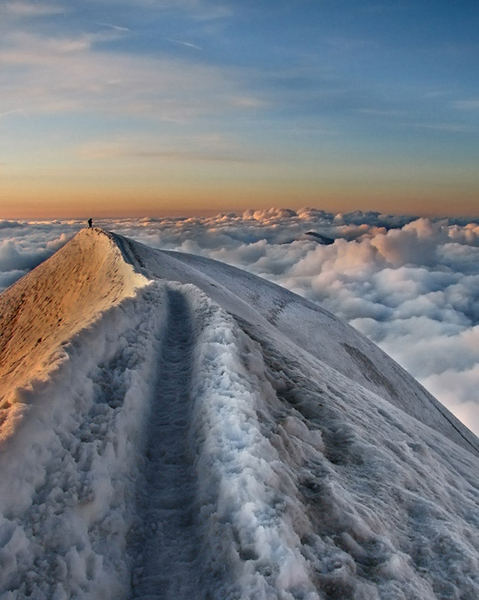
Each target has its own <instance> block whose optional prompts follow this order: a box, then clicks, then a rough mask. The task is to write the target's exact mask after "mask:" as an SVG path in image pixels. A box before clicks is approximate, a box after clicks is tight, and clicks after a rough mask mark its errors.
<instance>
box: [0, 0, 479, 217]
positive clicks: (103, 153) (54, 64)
mask: <svg viewBox="0 0 479 600" xmlns="http://www.w3.org/2000/svg"><path fill="white" fill-rule="evenodd" d="M478 26H479V5H477V3H473V2H461V3H452V2H446V1H445V0H444V1H443V0H435V1H434V2H430V1H428V2H426V1H425V0H417V1H414V2H413V1H412V0H403V1H399V0H381V2H379V1H378V0H371V1H369V0H366V1H364V2H357V1H353V0H334V1H333V0H297V1H295V2H292V1H285V0H275V1H274V2H273V1H269V0H266V1H260V2H251V1H249V0H242V1H241V2H239V1H238V0H219V1H216V0H174V1H173V0H137V1H135V2H130V1H127V0H84V1H83V2H71V1H67V0H36V1H34V0H1V2H0V64H1V69H0V86H1V89H2V94H1V96H0V140H1V143H0V218H62V217H85V216H111V217H120V216H131V217H133V216H136V217H140V216H154V215H168V214H170V215H173V214H196V215H198V214H207V213H216V212H219V211H227V210H233V211H234V210H245V209H247V208H255V209H262V208H266V207H269V206H290V207H292V208H293V209H296V208H299V207H300V206H305V205H309V206H313V207H317V208H322V209H325V210H332V211H335V212H339V211H348V210H354V209H362V210H380V211H383V212H390V213H401V212H402V213H404V212H408V213H414V214H418V215H426V216H427V215H429V216H432V215H447V214H449V215H477V214H478V213H479V203H478V189H479V185H478V184H479V169H477V164H478V161H479V142H478V139H479V137H478V133H479V77H478V75H477V56H478V53H479V40H478V37H477V30H478Z"/></svg>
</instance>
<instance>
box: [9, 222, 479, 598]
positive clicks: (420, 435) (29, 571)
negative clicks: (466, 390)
mask: <svg viewBox="0 0 479 600" xmlns="http://www.w3.org/2000/svg"><path fill="white" fill-rule="evenodd" d="M147 282H149V285H146V286H145V285H144V284H145V283H147ZM76 285H79V289H77V290H73V289H72V288H75V286H76ZM27 303H28V304H27ZM0 304H1V306H2V307H3V309H4V311H5V310H7V309H8V310H10V309H11V307H17V313H16V314H18V315H19V317H18V321H17V324H15V323H12V326H11V329H9V330H7V329H6V328H5V329H4V335H3V341H2V344H3V345H2V349H3V350H2V354H0V358H1V361H2V362H1V365H2V368H4V374H3V379H1V380H0V382H1V386H2V387H1V392H0V393H1V396H2V397H3V402H4V404H3V407H4V408H3V417H4V428H6V426H7V424H8V428H6V429H4V435H3V438H2V441H1V445H0V563H1V565H2V568H1V571H0V599H1V600H23V599H26V598H33V599H35V600H47V599H48V600H50V599H51V600H67V599H70V598H75V599H85V600H87V599H88V600H96V599H98V600H108V599H111V600H121V599H125V600H133V599H135V600H173V599H174V600H191V599H192V598H194V599H195V600H270V599H271V600H273V599H280V600H449V599H454V600H472V599H474V598H478V597H479V482H478V479H477V472H478V467H479V458H478V456H477V450H476V449H477V448H478V441H477V439H476V438H475V437H474V436H473V435H472V434H471V433H470V432H468V430H467V429H466V428H465V427H463V426H462V425H461V424H457V423H456V422H455V421H454V420H453V419H451V415H450V414H449V413H448V412H447V411H446V410H445V409H444V408H443V407H441V406H440V405H439V404H438V403H436V401H435V400H434V399H433V398H432V397H431V396H429V395H428V394H427V392H425V391H424V390H423V389H422V388H421V387H420V386H418V384H416V383H415V382H414V380H412V379H411V378H409V377H408V376H407V375H406V374H405V373H404V371H402V370H401V369H400V368H399V367H398V366H397V365H395V363H394V362H393V361H391V359H389V358H388V357H386V356H385V355H384V354H382V353H381V352H380V351H379V350H378V349H376V348H375V347H374V346H373V345H372V344H371V343H369V342H367V341H366V340H365V339H364V338H362V336H361V335H360V334H358V333H357V332H354V331H353V330H351V329H350V328H349V327H347V326H346V325H344V324H343V323H342V322H340V321H338V320H337V319H335V318H334V317H333V316H332V315H330V314H329V313H327V312H326V311H323V310H321V309H318V308H317V307H315V306H314V305H311V304H310V303H308V302H307V301H305V300H303V299H301V298H298V297H296V296H294V295H293V294H291V293H289V292H287V291H286V290H283V289H280V288H277V287H276V286H274V285H272V284H269V283H267V282H264V281H262V280H259V279H258V278H256V277H254V276H252V275H248V274H245V273H243V272H241V271H238V270H236V269H233V268H231V267H227V266H226V265H221V264H219V263H215V262H213V261H209V260H207V259H200V258H197V257H193V256H191V255H177V254H175V253H167V252H161V251H153V250H151V249H148V248H147V247H145V246H142V245H140V244H136V243H134V242H132V241H131V240H127V239H126V238H120V237H119V236H113V235H111V234H108V235H106V234H105V233H103V232H101V231H100V230H93V231H88V230H85V231H82V232H81V233H80V234H79V235H78V236H77V237H76V238H74V240H73V241H71V242H70V243H69V244H67V245H66V246H65V247H64V248H63V249H62V250H61V251H60V252H58V253H57V254H56V255H54V257H53V258H52V259H50V260H49V261H47V262H46V263H43V264H42V265H41V266H40V267H39V268H37V269H36V270H34V271H33V272H32V273H31V274H29V275H28V276H27V277H25V278H24V279H23V280H21V281H20V282H18V283H17V284H16V285H15V286H13V287H12V288H11V289H9V290H7V292H5V293H4V294H3V295H1V296H0ZM12 314H13V313H12ZM59 318H61V319H62V320H61V321H60V324H58V319H59ZM9 322H10V321H7V325H8V323H9ZM28 323H29V324H30V325H29V326H28ZM30 329H31V330H33V331H34V333H33V332H31V331H30ZM38 331H40V334H39V333H38ZM5 332H7V333H5ZM39 335H41V337H42V342H41V343H39V344H38V345H37V344H36V341H37V340H36V338H37V336H39ZM23 338H25V339H23ZM43 340H46V343H45V345H44V348H43V349H42V351H41V352H40V351H39V350H38V346H41V345H42V343H43ZM21 344H23V346H22V348H21V351H20V350H19V349H18V352H16V350H17V348H18V347H19V346H20V345H21ZM4 361H5V362H4ZM4 365H7V366H6V367H4ZM14 402H15V403H14ZM12 415H13V416H12Z"/></svg>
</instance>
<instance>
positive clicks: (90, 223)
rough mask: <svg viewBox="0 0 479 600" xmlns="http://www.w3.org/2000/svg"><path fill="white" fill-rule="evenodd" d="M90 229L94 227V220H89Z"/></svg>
mask: <svg viewBox="0 0 479 600" xmlns="http://www.w3.org/2000/svg"><path fill="white" fill-rule="evenodd" d="M88 227H93V221H92V219H88Z"/></svg>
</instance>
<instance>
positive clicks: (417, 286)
mask: <svg viewBox="0 0 479 600" xmlns="http://www.w3.org/2000/svg"><path fill="white" fill-rule="evenodd" d="M95 225H98V226H100V227H103V228H105V229H111V230H113V231H116V232H118V233H121V234H123V235H126V236H129V237H131V238H133V239H136V240H138V241H140V242H143V243H145V244H147V245H150V246H153V247H157V248H164V249H171V250H178V251H182V252H190V253H194V254H200V255H203V256H208V257H211V258H214V259H217V260H221V261H224V262H227V263H230V264H233V265H236V266H239V267H241V268H243V269H245V270H248V271H250V272H252V273H255V274H257V275H260V276H262V277H265V278H267V279H269V280H271V281H273V282H275V283H277V284H279V285H282V286H284V287H286V288H288V289H290V290H292V291H294V292H296V293H298V294H300V295H302V296H304V297H306V298H308V299H310V300H313V301H315V302H319V303H320V304H321V305H322V306H324V307H325V308H327V309H328V310H330V311H331V312H333V313H334V314H336V315H338V316H339V317H341V318H342V319H344V320H346V321H348V322H349V323H350V324H352V325H353V326H354V327H356V328H357V329H358V330H360V331H361V332H363V333H364V334H365V335H367V336H368V337H369V338H370V339H372V340H373V341H374V342H376V343H378V344H379V345H380V346H381V348H383V349H384V350H385V351H386V352H387V353H388V354H390V355H391V356H392V357H393V358H394V359H396V360H397V361H398V362H399V363H400V364H401V365H402V366H403V367H405V368H406V369H407V370H408V371H409V372H410V373H412V374H413V375H414V376H415V377H416V378H417V379H418V380H419V381H420V382H421V383H422V384H423V385H424V386H425V387H426V388H427V389H429V390H430V391H431V392H432V393H433V394H434V395H435V396H436V397H437V398H438V399H439V400H440V401H441V402H443V403H444V404H445V405H446V406H447V407H448V408H449V409H450V410H452V411H453V412H454V413H455V414H456V415H457V416H458V417H459V418H460V419H461V420H462V421H463V422H465V423H466V425H468V427H470V428H471V429H472V430H473V431H474V432H475V433H476V434H477V433H479V305H478V303H477V298H478V295H479V222H478V221H472V220H469V219H466V218H459V219H442V220H429V219H424V218H420V219H418V218H415V217H413V216H404V215H403V216H390V215H381V214H379V213H362V212H355V213H349V214H344V215H342V214H337V215H334V214H331V213H325V212H323V211H320V210H316V209H302V210H298V211H292V210H287V209H271V210H261V211H252V210H251V211H246V212H245V213H244V214H242V215H234V214H227V215H217V216H215V217H192V218H181V219H175V218H158V219H152V218H145V219H136V220H103V221H98V222H95ZM83 226H84V223H82V222H80V221H54V222H52V221H42V222H32V221H29V222H27V221H15V222H13V221H0V290H1V289H5V288H6V287H7V286H8V285H11V284H12V283H13V282H14V281H15V280H17V279H18V278H19V277H21V276H22V275H23V274H25V273H27V272H28V271H29V270H31V269H32V268H34V267H35V266H36V265H37V264H39V263H40V262H41V261H43V260H45V259H46V258H48V257H49V256H50V255H51V254H53V253H54V252H55V251H56V250H57V249H58V248H60V247H61V246H62V245H63V244H64V243H65V242H66V241H67V240H68V239H70V238H71V237H72V236H73V235H74V234H75V233H76V232H77V231H78V230H79V229H80V228H81V227H83ZM320 236H322V237H320ZM318 240H319V241H318ZM328 241H330V242H333V241H334V243H320V242H328Z"/></svg>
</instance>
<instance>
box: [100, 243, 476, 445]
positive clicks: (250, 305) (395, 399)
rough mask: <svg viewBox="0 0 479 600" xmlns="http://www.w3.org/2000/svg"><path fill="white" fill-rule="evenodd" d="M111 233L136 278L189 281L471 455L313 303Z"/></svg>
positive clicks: (434, 407)
mask: <svg viewBox="0 0 479 600" xmlns="http://www.w3.org/2000/svg"><path fill="white" fill-rule="evenodd" d="M111 235H112V237H113V239H114V240H115V241H116V242H117V243H118V246H119V247H120V248H121V250H122V252H123V255H124V257H125V260H127V261H128V262H129V263H131V264H132V265H133V266H134V267H135V269H136V270H137V271H139V272H140V273H143V274H145V275H146V276H148V277H154V278H158V277H159V278H162V279H167V280H174V281H180V282H182V283H193V284H194V285H196V286H197V287H199V288H200V289H202V290H203V291H204V292H205V293H206V294H207V295H208V296H209V297H211V298H212V299H214V300H215V301H216V302H217V303H218V304H219V305H220V306H222V307H223V308H225V309H226V310H227V311H228V312H229V313H231V314H233V315H235V316H236V317H238V318H239V319H241V320H242V321H243V322H245V323H247V328H248V330H249V332H250V333H253V330H254V331H256V330H257V331H258V332H259V336H260V337H261V336H263V335H264V334H265V333H266V332H268V334H269V335H272V336H277V335H278V334H279V335H280V337H281V338H284V337H286V338H287V339H288V341H289V342H293V343H294V344H295V345H296V346H297V348H296V350H295V351H294V352H299V353H302V352H303V351H306V352H307V353H309V354H312V355H313V356H314V357H315V358H318V359H319V360H320V361H321V362H322V363H325V364H326V365H329V366H330V367H332V368H333V369H334V370H336V371H339V372H340V373H342V374H343V375H345V376H346V377H348V378H351V379H352V380H353V381H355V382H356V383H359V384H360V385H362V386H364V387H366V388H367V389H370V390H371V391H374V392H375V393H376V394H378V395H380V396H381V397H382V398H385V399H386V400H388V401H389V402H391V403H393V404H394V405H395V406H398V407H399V408H401V409H402V410H404V411H406V412H407V413H408V414H410V415H411V416H413V417H415V418H416V419H419V420H420V421H422V422H423V423H424V424H426V425H428V426H429V427H433V428H435V429H436V430H437V431H440V432H441V433H442V434H444V435H446V436H447V437H449V438H450V439H452V440H454V441H455V442H456V443H458V444H460V445H462V446H463V447H464V448H466V449H468V450H470V451H472V452H474V453H475V454H476V455H479V440H478V439H477V437H476V436H475V435H474V434H472V433H471V432H470V431H469V429H468V428H467V427H465V426H464V425H463V424H462V423H461V422H460V421H459V420H458V419H457V418H456V417H455V416H454V415H453V414H452V413H451V412H450V411H449V410H447V409H446V408H445V407H444V406H443V405H442V404H440V403H439V402H438V401H437V400H436V399H435V398H434V397H433V396H432V395H431V394H430V393H429V392H427V391H426V390H425V389H424V388H423V387H422V386H421V385H419V384H418V382H417V381H416V380H415V379H414V378H413V377H412V376H411V375H409V374H408V373H407V372H406V371H405V370H404V369H402V368H401V367H400V366H399V365H398V364H397V363H396V362H395V361H394V360H392V359H391V358H390V357H389V356H387V355H386V354H385V353H384V352H383V351H382V350H380V349H379V348H378V347H377V346H376V345H375V344H374V343H372V342H370V341H369V340H367V339H366V337H365V336H363V335H361V334H360V333H358V332H357V331H356V330H355V329H353V328H352V327H350V326H349V325H347V324H346V323H344V322H343V321H341V320H340V319H338V318H336V317H335V316H334V315H333V314H331V313H330V312H328V311H326V310H324V309H322V308H321V307H319V306H318V305H317V304H314V303H313V302H310V301H308V300H306V299H304V298H301V297H299V296H297V295H296V294H293V293H292V292H290V291H288V290H285V289H284V288H281V287H279V286H277V285H275V284H273V283H270V282H268V281H266V280H264V279H261V278H258V277H256V276H254V275H252V274H250V273H247V272H246V271H242V270H240V269H237V268H235V267H232V266H229V265H226V264H224V263H220V262H218V261H215V260H212V259H209V258H204V257H200V256H194V255H191V254H184V253H178V252H166V251H162V250H156V249H152V248H149V247H147V246H144V245H143V244H140V243H138V242H133V241H132V240H128V239H127V238H124V237H122V236H119V235H116V234H111ZM253 335H254V334H253Z"/></svg>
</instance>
